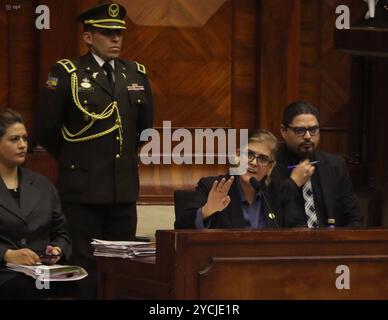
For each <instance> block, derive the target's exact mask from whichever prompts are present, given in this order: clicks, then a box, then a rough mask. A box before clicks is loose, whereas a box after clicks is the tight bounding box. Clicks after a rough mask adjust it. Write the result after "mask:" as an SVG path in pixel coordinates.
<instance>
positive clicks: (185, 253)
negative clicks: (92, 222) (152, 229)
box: [97, 229, 388, 300]
mask: <svg viewBox="0 0 388 320" xmlns="http://www.w3.org/2000/svg"><path fill="white" fill-rule="evenodd" d="M156 243H157V251H156V257H153V258H146V259H144V258H143V259H136V260H127V259H118V258H102V257H99V258H97V260H98V273H99V274H98V277H99V279H98V281H99V288H98V296H99V299H193V300H196V299H388V229H358V230H351V229H341V230H340V229H335V230H323V229H320V230H308V229H288V230H278V231H270V230H264V231H246V230H233V231H223V230H205V231H195V230H190V231H186V230H176V231H172V230H165V231H157V233H156ZM340 265H345V266H347V267H348V268H349V279H350V289H349V290H347V289H342V290H339V289H337V287H336V280H337V277H339V276H340V274H337V273H336V269H337V267H338V266H340Z"/></svg>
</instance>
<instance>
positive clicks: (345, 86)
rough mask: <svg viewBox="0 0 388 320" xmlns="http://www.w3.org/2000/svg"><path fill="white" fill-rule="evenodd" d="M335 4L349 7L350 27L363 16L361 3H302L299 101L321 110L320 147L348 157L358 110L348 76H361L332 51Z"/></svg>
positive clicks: (344, 57)
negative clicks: (353, 116)
mask: <svg viewBox="0 0 388 320" xmlns="http://www.w3.org/2000/svg"><path fill="white" fill-rule="evenodd" d="M338 5H347V6H349V7H350V9H351V11H350V13H351V23H352V24H356V23H357V21H359V20H360V18H361V15H362V14H364V13H365V12H364V10H365V7H366V6H365V4H363V3H362V2H361V1H356V0H336V1H328V0H321V1H316V0H302V6H301V39H300V48H301V49H300V52H301V55H300V82H299V98H300V99H301V100H305V101H308V102H310V103H312V104H313V105H315V106H316V107H317V108H318V109H319V111H320V118H321V119H320V121H321V127H322V134H321V144H320V147H321V148H322V149H323V150H326V151H329V152H334V153H338V154H341V155H343V156H345V157H349V154H350V153H351V150H350V139H351V136H350V133H351V129H350V126H351V122H352V119H351V116H352V110H354V109H357V107H359V106H357V105H354V104H355V103H357V101H355V100H354V99H352V90H351V77H350V75H351V74H352V73H353V75H354V72H355V73H356V74H358V76H360V74H359V73H360V70H361V64H358V65H353V63H352V60H351V57H350V56H349V55H346V54H343V53H340V52H338V51H337V50H335V48H334V45H333V36H334V30H335V20H336V17H337V15H336V14H335V9H336V7H337V6H338ZM352 70H353V72H352ZM360 102H361V99H359V101H358V103H360Z"/></svg>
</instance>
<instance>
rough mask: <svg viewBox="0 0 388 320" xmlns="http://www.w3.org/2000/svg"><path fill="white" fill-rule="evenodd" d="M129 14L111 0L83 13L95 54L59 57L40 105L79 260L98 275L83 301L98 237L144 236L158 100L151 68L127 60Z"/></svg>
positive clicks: (40, 128) (41, 135)
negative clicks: (142, 178) (147, 167)
mask: <svg viewBox="0 0 388 320" xmlns="http://www.w3.org/2000/svg"><path fill="white" fill-rule="evenodd" d="M125 15H126V10H125V8H124V7H123V6H121V5H119V4H115V3H110V4H103V5H99V6H98V7H95V8H92V9H89V10H87V11H86V12H84V13H82V14H81V15H80V16H79V17H78V19H77V20H78V21H79V22H81V23H83V25H84V32H83V33H82V39H83V40H84V42H85V43H86V44H87V46H88V48H89V53H88V54H86V55H85V56H82V57H79V58H75V59H62V60H59V61H57V63H56V64H55V65H54V67H53V68H52V70H51V71H50V73H49V76H48V79H47V82H46V85H45V87H44V89H43V92H42V93H41V96H40V99H39V105H38V112H37V121H36V134H37V137H38V142H39V143H40V144H41V145H42V146H43V147H45V149H46V150H47V151H48V152H49V153H50V154H51V155H52V156H54V157H55V158H56V159H57V160H58V190H59V194H60V196H61V200H62V205H63V211H64V213H65V216H66V218H67V221H68V225H69V231H70V235H71V237H72V240H73V255H72V258H71V262H72V263H74V264H77V265H81V266H83V267H85V268H86V269H87V270H88V272H89V275H90V277H89V279H88V280H85V281H86V282H89V283H87V284H84V285H83V286H81V291H80V292H81V295H80V296H79V297H80V298H94V297H95V296H96V279H95V262H94V258H93V256H92V247H91V245H90V242H91V240H92V239H93V238H99V239H107V240H130V239H133V238H134V237H135V234H136V224H137V213H136V200H137V197H138V190H139V179H138V155H137V150H138V146H139V135H140V133H141V131H142V130H144V129H146V128H150V127H152V118H153V102H152V92H151V88H150V84H149V82H148V79H147V74H146V68H145V67H144V66H143V65H142V64H140V63H138V62H135V61H128V60H122V59H119V54H120V51H121V44H122V33H121V32H122V30H124V29H126V26H125V20H124V17H125Z"/></svg>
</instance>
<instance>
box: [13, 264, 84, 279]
mask: <svg viewBox="0 0 388 320" xmlns="http://www.w3.org/2000/svg"><path fill="white" fill-rule="evenodd" d="M6 267H7V268H8V269H11V270H13V271H17V272H22V273H24V274H25V275H27V276H30V277H32V278H34V279H39V280H41V281H76V280H81V279H83V278H85V277H86V276H87V275H88V273H87V272H86V270H85V269H84V268H82V267H79V266H69V265H59V264H53V265H43V264H39V265H36V266H24V265H19V264H13V263H7V264H6Z"/></svg>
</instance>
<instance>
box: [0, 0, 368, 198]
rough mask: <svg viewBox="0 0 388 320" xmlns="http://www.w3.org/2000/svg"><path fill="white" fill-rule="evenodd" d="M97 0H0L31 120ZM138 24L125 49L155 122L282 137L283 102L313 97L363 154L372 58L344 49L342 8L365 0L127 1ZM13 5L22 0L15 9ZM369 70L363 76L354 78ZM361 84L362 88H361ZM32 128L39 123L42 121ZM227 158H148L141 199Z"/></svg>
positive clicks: (10, 71)
mask: <svg viewBox="0 0 388 320" xmlns="http://www.w3.org/2000/svg"><path fill="white" fill-rule="evenodd" d="M100 2H102V1H98V0H82V1H81V0H69V1H62V2H61V1H56V0H44V1H35V0H19V1H11V0H9V1H8V0H0V3H1V6H0V45H1V47H2V48H3V54H2V55H1V56H0V67H1V70H2V72H1V73H0V103H1V107H2V108H3V107H13V108H15V109H17V110H19V111H20V112H22V114H23V115H24V117H25V119H26V123H27V126H28V128H29V129H31V127H32V122H33V115H34V108H35V103H36V99H37V95H38V92H39V88H40V87H41V86H42V85H43V83H44V81H45V80H46V77H47V74H48V71H49V70H50V68H51V66H52V65H53V64H54V63H55V61H57V60H59V59H61V58H65V57H73V56H77V55H79V54H83V53H85V52H86V47H85V46H84V44H83V43H82V40H81V38H80V33H81V31H82V27H81V26H80V25H77V24H76V23H75V22H74V19H75V16H76V15H77V14H78V13H80V12H82V11H83V10H84V9H86V8H88V7H90V6H93V5H96V4H98V3H100ZM119 2H120V3H122V4H123V5H125V6H126V7H127V10H128V18H127V19H126V21H127V27H128V31H127V32H126V33H125V35H124V46H123V57H124V58H128V59H134V60H137V61H139V62H141V63H144V64H145V65H146V67H147V71H148V75H149V77H150V80H151V83H152V87H153V91H154V98H155V123H154V125H155V127H156V128H160V127H161V125H162V122H163V120H170V121H172V126H173V127H176V128H177V127H187V128H192V129H193V128H249V129H252V128H256V127H262V128H266V129H269V130H271V131H272V132H274V133H275V134H276V135H277V136H278V137H280V134H279V125H280V123H281V119H282V111H283V108H284V107H285V106H286V105H287V104H288V103H290V102H292V101H293V100H296V99H303V100H307V101H309V102H311V103H313V104H314V105H316V106H317V107H318V108H319V110H320V112H321V123H322V126H323V132H322V148H323V149H325V150H328V151H331V152H335V153H339V154H342V155H344V156H346V157H347V158H348V159H349V158H352V154H353V153H357V152H358V153H360V148H359V146H360V144H361V140H360V139H361V138H360V137H359V136H355V135H354V134H353V133H354V131H355V130H357V129H359V128H360V126H361V124H360V117H359V116H358V117H357V116H356V115H357V110H359V104H360V103H361V102H360V101H361V99H362V97H361V94H360V95H358V96H357V95H356V96H355V92H356V90H355V88H357V83H358V85H360V84H359V83H360V81H361V78H362V76H363V73H362V72H363V69H362V68H363V67H362V66H363V61H361V60H360V61H357V60H355V59H353V60H352V59H351V57H350V56H349V55H345V54H343V53H339V52H337V51H336V50H335V49H334V48H333V32H334V25H335V19H336V15H335V8H336V6H337V5H339V4H346V5H349V7H350V8H351V18H352V21H353V22H355V21H357V20H358V19H360V17H361V16H362V15H363V14H364V12H365V9H366V5H365V4H364V3H363V2H362V1H360V0H261V1H256V0H197V1H190V0H180V1H177V0H160V1H153V0H121V1H119ZM6 4H20V8H19V9H18V10H14V9H12V10H6V9H5V5H6ZM38 4H46V5H48V6H49V8H50V14H51V15H50V22H51V29H50V30H37V29H36V28H35V18H36V16H37V15H36V14H35V12H34V11H35V8H36V6H37V5H38ZM352 79H353V80H354V79H359V80H360V81H359V82H357V81H356V82H355V81H351V80H352ZM357 94H358V93H357ZM31 134H32V135H33V132H31ZM27 166H30V167H32V168H33V169H35V170H37V171H39V172H41V173H43V174H46V175H48V176H49V177H50V178H51V179H52V180H53V181H55V179H56V173H55V170H56V163H55V161H54V160H53V159H51V158H49V156H48V155H47V154H46V153H45V152H44V150H41V149H37V150H36V151H35V153H34V154H32V155H30V156H29V160H28V162H27ZM225 170H226V166H225V165H218V164H215V165H206V166H202V165H183V166H182V165H174V164H172V165H150V166H144V165H141V167H140V171H141V174H140V179H141V181H140V182H141V201H142V202H143V203H156V202H158V203H160V202H163V203H166V202H171V201H172V192H173V190H174V189H178V188H192V187H194V185H195V184H196V181H197V180H198V178H199V177H201V176H204V175H211V174H217V173H221V172H224V171H225Z"/></svg>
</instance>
